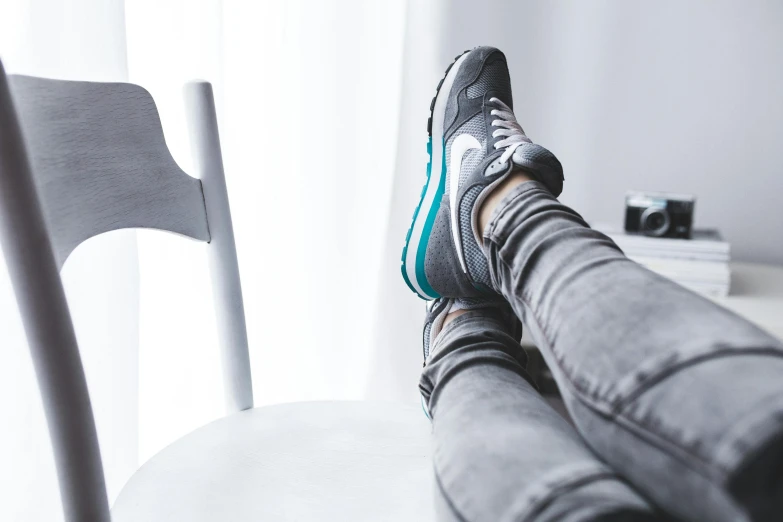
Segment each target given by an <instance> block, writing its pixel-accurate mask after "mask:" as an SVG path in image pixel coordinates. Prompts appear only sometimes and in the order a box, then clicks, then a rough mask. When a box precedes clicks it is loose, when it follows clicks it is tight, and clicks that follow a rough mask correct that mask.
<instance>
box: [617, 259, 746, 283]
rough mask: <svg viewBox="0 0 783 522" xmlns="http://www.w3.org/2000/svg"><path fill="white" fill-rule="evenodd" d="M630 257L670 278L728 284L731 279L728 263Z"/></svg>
mask: <svg viewBox="0 0 783 522" xmlns="http://www.w3.org/2000/svg"><path fill="white" fill-rule="evenodd" d="M628 257H629V258H630V259H632V260H634V261H636V262H637V263H639V264H641V265H644V266H645V267H647V268H649V269H650V270H653V271H655V272H658V273H661V274H665V275H666V276H667V277H670V278H679V279H691V280H697V281H718V282H723V281H726V282H727V281H729V279H730V277H731V271H730V269H729V265H728V263H720V262H713V261H693V260H685V259H667V258H658V257H645V256H628Z"/></svg>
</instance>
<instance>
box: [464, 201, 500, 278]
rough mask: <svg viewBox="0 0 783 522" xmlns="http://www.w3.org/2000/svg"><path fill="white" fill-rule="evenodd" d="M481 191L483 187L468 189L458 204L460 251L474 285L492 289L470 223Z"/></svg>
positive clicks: (485, 265)
mask: <svg viewBox="0 0 783 522" xmlns="http://www.w3.org/2000/svg"><path fill="white" fill-rule="evenodd" d="M482 190H484V187H481V186H478V185H477V186H475V187H471V188H470V189H468V191H467V192H465V194H464V195H463V196H462V199H461V200H460V202H459V203H460V204H459V229H460V236H461V237H462V251H463V253H464V255H465V266H466V267H467V269H468V274H470V278H471V279H472V280H473V281H474V282H476V283H479V284H482V285H484V286H486V287H487V288H492V282H491V281H490V279H489V266H488V265H487V258H486V257H485V256H484V252H483V251H482V250H481V247H480V246H479V244H478V243H476V239H475V236H474V235H473V224H472V223H471V215H472V213H473V205H474V203H475V202H476V198H478V195H479V194H480V193H481V191H482Z"/></svg>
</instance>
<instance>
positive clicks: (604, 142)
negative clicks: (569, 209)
mask: <svg viewBox="0 0 783 522" xmlns="http://www.w3.org/2000/svg"><path fill="white" fill-rule="evenodd" d="M444 1H445V2H446V4H447V7H446V8H445V10H444V12H445V13H446V16H447V18H446V19H445V21H444V22H443V24H444V27H443V37H442V46H441V49H440V59H441V62H442V66H443V67H444V68H445V66H446V64H447V63H449V62H450V61H451V60H452V59H453V57H454V55H456V54H457V53H458V52H460V51H462V50H464V49H468V48H471V47H474V46H476V45H494V46H497V47H499V48H500V49H502V50H503V51H504V52H505V53H506V55H507V57H508V60H509V67H510V69H511V80H512V83H513V87H514V104H515V109H516V114H517V117H518V118H519V121H520V122H521V124H522V126H523V127H524V128H525V130H526V131H527V132H528V134H529V135H530V136H531V138H532V139H533V140H534V141H538V142H540V143H542V144H544V145H546V146H547V147H549V148H551V149H552V150H553V151H554V152H555V153H556V154H557V155H558V157H559V158H560V160H561V161H562V163H563V165H564V167H565V175H566V185H565V190H564V194H563V197H562V200H563V201H564V202H565V203H567V204H570V205H572V206H573V207H574V208H575V209H576V210H577V211H579V212H581V213H582V214H583V215H584V216H585V217H586V218H587V219H588V220H589V221H593V222H614V223H617V224H619V223H620V220H621V218H622V214H623V203H624V202H623V194H624V192H625V191H626V190H627V189H642V190H665V191H673V192H687V193H693V194H696V195H697V197H698V202H697V205H696V222H697V226H701V227H718V228H720V229H721V231H722V232H723V233H724V235H725V236H726V237H727V238H728V240H729V241H731V243H732V248H733V256H734V258H736V259H743V260H754V261H764V262H776V263H783V197H782V196H781V195H783V56H781V49H783V2H779V1H762V0H757V1H753V2H742V1H740V0H734V1H725V0H723V1H715V0H686V1H683V0H662V1H656V2H651V1H644V2H642V1H619V0H616V1H609V0H593V1H590V2H585V1H581V0H568V1H566V0H563V1H558V2H541V1H520V0H485V1H483V2H480V3H479V2H475V1H473V0H444ZM424 111H426V109H424Z"/></svg>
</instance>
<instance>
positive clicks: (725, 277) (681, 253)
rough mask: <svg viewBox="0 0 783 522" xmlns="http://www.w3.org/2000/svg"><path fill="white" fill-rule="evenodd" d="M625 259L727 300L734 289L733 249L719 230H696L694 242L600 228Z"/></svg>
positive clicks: (697, 290)
mask: <svg viewBox="0 0 783 522" xmlns="http://www.w3.org/2000/svg"><path fill="white" fill-rule="evenodd" d="M595 228H596V229H597V230H600V231H601V232H603V233H604V234H606V235H607V236H609V237H610V238H611V239H612V240H613V241H614V242H615V243H617V246H619V247H620V248H621V249H622V250H623V252H625V255H627V256H628V257H629V258H631V259H632V260H634V261H636V262H637V263H639V264H641V265H644V266H645V267H647V268H649V269H650V270H652V271H653V272H657V273H658V274H660V275H662V276H664V277H666V278H668V279H671V280H672V281H674V282H676V283H679V284H681V285H682V286H684V287H686V288H690V289H691V290H693V291H695V292H699V293H702V294H705V295H709V296H713V297H725V296H727V295H728V294H729V286H730V285H731V270H730V268H729V258H730V247H729V243H727V242H726V241H724V240H723V239H722V238H721V236H720V233H718V231H717V230H706V229H705V230H698V229H697V230H694V231H693V233H692V237H691V239H669V238H657V237H648V236H642V235H636V234H628V233H626V232H625V231H623V230H621V229H617V228H611V227H606V226H597V227H595Z"/></svg>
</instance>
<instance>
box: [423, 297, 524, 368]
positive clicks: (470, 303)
mask: <svg viewBox="0 0 783 522" xmlns="http://www.w3.org/2000/svg"><path fill="white" fill-rule="evenodd" d="M457 310H486V311H487V313H491V314H495V315H497V316H498V317H500V318H501V319H502V320H503V321H504V323H505V324H507V325H508V333H509V334H510V335H511V336H512V337H514V338H515V339H517V340H520V339H522V323H521V322H520V321H519V319H518V318H517V316H516V315H515V314H514V311H513V310H512V309H511V306H509V304H508V303H507V302H506V301H505V300H504V299H503V298H502V297H500V296H494V297H476V298H460V299H451V298H445V297H441V298H438V299H435V300H433V301H429V302H427V314H426V315H425V317H424V330H423V331H422V339H421V344H422V349H423V352H424V366H426V365H427V362H429V360H430V359H431V358H432V356H433V355H434V353H433V351H432V350H431V348H432V347H433V346H434V343H435V339H436V338H437V337H438V334H440V332H441V331H442V330H443V322H444V321H445V320H446V316H447V315H449V313H451V312H454V311H457Z"/></svg>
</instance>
